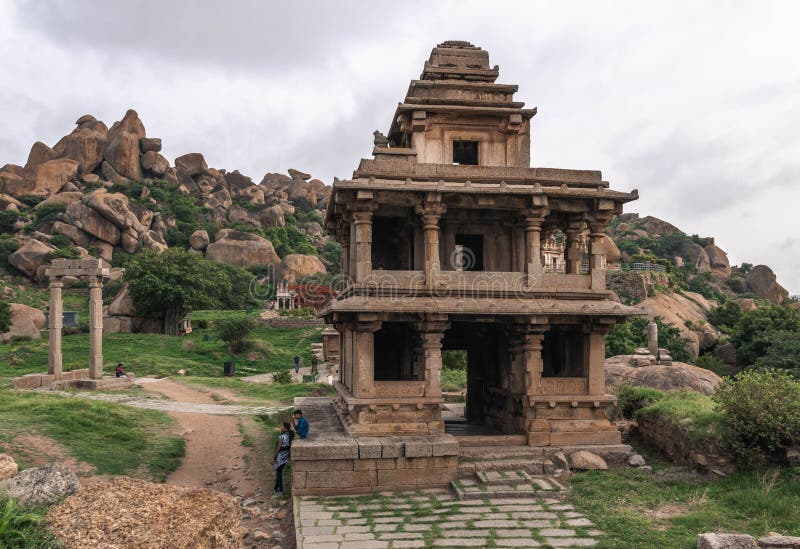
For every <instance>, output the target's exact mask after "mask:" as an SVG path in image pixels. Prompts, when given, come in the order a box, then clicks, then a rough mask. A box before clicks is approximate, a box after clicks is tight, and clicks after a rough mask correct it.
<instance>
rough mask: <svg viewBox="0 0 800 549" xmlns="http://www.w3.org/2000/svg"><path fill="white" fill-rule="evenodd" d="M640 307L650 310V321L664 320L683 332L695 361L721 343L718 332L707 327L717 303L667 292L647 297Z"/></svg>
mask: <svg viewBox="0 0 800 549" xmlns="http://www.w3.org/2000/svg"><path fill="white" fill-rule="evenodd" d="M639 306H641V307H644V308H646V309H647V318H648V319H650V320H653V319H654V318H656V317H661V318H662V319H663V320H664V321H665V322H669V323H672V324H674V325H675V327H677V328H678V329H680V331H681V335H682V337H684V338H686V339H688V343H687V350H688V351H689V354H690V355H691V357H692V358H697V357H698V356H699V354H700V351H701V350H706V349H711V348H712V347H713V346H714V345H715V344H716V342H717V341H718V340H719V332H718V331H717V329H716V328H714V326H712V325H711V324H709V323H708V311H710V310H711V308H712V307H714V306H715V303H714V302H712V301H709V300H707V299H706V298H705V297H703V296H702V295H700V294H696V293H694V292H683V293H680V294H679V293H674V292H666V293H661V294H656V295H654V296H651V297H648V298H647V299H645V300H644V301H642V302H641V303H639ZM687 323H688V326H687ZM689 326H691V329H690V328H689Z"/></svg>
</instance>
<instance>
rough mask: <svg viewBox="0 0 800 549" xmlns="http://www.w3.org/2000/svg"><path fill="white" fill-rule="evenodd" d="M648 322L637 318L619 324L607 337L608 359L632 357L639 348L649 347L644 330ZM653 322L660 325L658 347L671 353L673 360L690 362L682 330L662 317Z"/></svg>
mask: <svg viewBox="0 0 800 549" xmlns="http://www.w3.org/2000/svg"><path fill="white" fill-rule="evenodd" d="M648 322H650V321H649V320H647V319H645V318H639V317H637V318H631V319H629V320H628V321H627V322H625V323H624V324H617V325H616V326H615V327H614V329H613V330H612V331H611V333H609V334H608V335H607V336H606V357H610V356H616V355H630V354H633V351H634V350H635V349H636V348H638V347H647V336H645V333H644V330H645V326H647V324H648ZM653 322H655V323H656V324H657V325H658V346H659V347H661V348H664V349H666V350H667V351H669V355H670V356H671V357H672V358H673V360H676V361H679V362H688V361H689V360H690V358H691V357H690V356H689V351H688V350H687V348H686V346H687V342H688V341H687V339H686V338H684V337H683V334H682V333H681V331H680V329H679V328H678V327H677V326H675V325H674V324H672V323H670V322H664V320H663V319H662V318H661V317H656V318H655V319H654V320H653Z"/></svg>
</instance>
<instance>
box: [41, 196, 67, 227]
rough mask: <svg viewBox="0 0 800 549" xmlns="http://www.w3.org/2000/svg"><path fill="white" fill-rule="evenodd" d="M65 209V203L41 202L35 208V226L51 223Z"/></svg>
mask: <svg viewBox="0 0 800 549" xmlns="http://www.w3.org/2000/svg"><path fill="white" fill-rule="evenodd" d="M66 210H67V205H66V204H60V203H58V202H56V203H50V204H43V205H42V206H41V207H40V208H39V209H38V210H36V226H37V227H41V226H42V225H43V224H45V223H52V222H53V221H55V220H56V219H58V216H59V215H60V214H61V213H62V212H65V211H66Z"/></svg>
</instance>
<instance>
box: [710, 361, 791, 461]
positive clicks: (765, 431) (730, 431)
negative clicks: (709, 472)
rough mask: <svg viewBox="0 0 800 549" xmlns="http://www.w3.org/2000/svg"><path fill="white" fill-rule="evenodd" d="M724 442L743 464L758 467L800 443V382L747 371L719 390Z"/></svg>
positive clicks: (783, 375) (782, 374)
mask: <svg viewBox="0 0 800 549" xmlns="http://www.w3.org/2000/svg"><path fill="white" fill-rule="evenodd" d="M713 399H714V402H715V403H716V405H717V408H718V410H719V412H720V413H721V414H722V417H723V419H724V427H723V429H722V433H721V434H722V442H723V444H724V445H725V447H726V448H727V449H728V450H729V451H730V452H731V455H732V456H733V457H734V458H735V459H736V460H737V461H738V462H739V463H740V464H742V465H756V464H759V463H763V462H765V461H767V460H769V459H774V458H775V457H778V456H779V454H780V452H781V451H783V450H785V449H788V448H790V447H792V446H794V445H796V444H800V382H798V381H796V380H794V379H793V378H792V377H791V376H790V375H789V374H788V373H787V372H783V371H779V370H764V371H763V372H755V371H746V372H742V373H740V374H739V375H737V376H735V377H734V378H727V379H725V380H724V381H723V383H722V384H721V385H720V386H719V387H717V391H716V393H715V394H714V397H713Z"/></svg>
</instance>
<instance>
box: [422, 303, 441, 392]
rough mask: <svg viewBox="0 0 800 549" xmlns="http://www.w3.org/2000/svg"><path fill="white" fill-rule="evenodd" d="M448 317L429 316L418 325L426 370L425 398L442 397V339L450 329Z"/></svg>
mask: <svg viewBox="0 0 800 549" xmlns="http://www.w3.org/2000/svg"><path fill="white" fill-rule="evenodd" d="M448 325H449V324H448V322H447V315H427V318H426V320H424V321H422V322H419V323H418V324H417V329H418V330H419V337H420V344H421V347H422V362H423V365H424V368H425V396H426V397H441V396H442V338H443V337H444V332H445V330H447V327H448Z"/></svg>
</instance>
